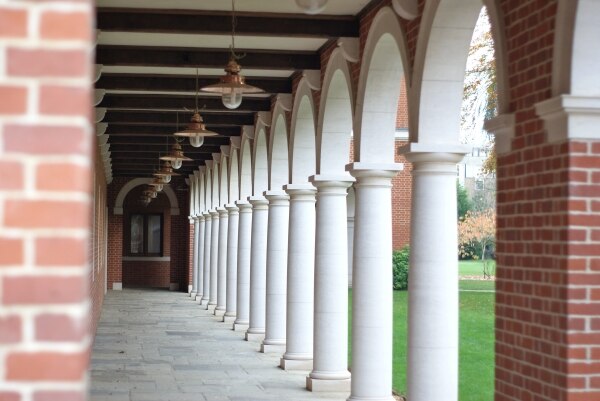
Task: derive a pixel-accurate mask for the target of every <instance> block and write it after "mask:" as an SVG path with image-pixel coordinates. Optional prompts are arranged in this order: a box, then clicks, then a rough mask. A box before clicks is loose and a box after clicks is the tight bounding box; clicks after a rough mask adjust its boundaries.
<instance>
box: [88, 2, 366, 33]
mask: <svg viewBox="0 0 600 401" xmlns="http://www.w3.org/2000/svg"><path fill="white" fill-rule="evenodd" d="M236 19H237V24H236V28H235V30H236V33H237V34H239V35H253V36H288V37H318V38H335V37H341V36H346V37H358V34H359V23H358V19H357V18H356V17H355V16H351V15H350V16H332V15H318V16H309V15H305V14H267V13H237V15H236ZM97 28H98V29H100V30H103V31H115V32H161V33H187V34H212V35H229V34H230V33H231V14H230V13H229V12H228V11H216V12H215V11H213V12H209V11H196V10H164V9H161V10H156V9H139V8H138V9H123V8H102V7H100V8H98V9H97Z"/></svg>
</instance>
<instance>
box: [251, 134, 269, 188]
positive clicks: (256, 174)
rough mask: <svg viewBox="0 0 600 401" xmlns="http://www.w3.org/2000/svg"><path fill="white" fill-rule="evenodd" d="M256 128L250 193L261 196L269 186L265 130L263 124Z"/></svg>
mask: <svg viewBox="0 0 600 401" xmlns="http://www.w3.org/2000/svg"><path fill="white" fill-rule="evenodd" d="M256 128H257V129H256V131H255V134H254V141H253V142H254V148H253V150H252V193H253V195H255V196H261V195H262V194H263V191H266V190H267V189H268V186H269V161H268V155H267V132H266V129H265V126H264V125H258V126H257V127H256Z"/></svg>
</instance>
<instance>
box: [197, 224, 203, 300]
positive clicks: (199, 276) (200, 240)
mask: <svg viewBox="0 0 600 401" xmlns="http://www.w3.org/2000/svg"><path fill="white" fill-rule="evenodd" d="M204 225H205V222H204V216H203V215H199V216H198V227H199V228H198V236H197V242H198V255H197V256H198V257H197V263H198V274H197V275H196V288H197V289H198V293H197V294H196V302H200V301H201V300H202V294H203V293H204V232H205V231H204V230H205V228H204Z"/></svg>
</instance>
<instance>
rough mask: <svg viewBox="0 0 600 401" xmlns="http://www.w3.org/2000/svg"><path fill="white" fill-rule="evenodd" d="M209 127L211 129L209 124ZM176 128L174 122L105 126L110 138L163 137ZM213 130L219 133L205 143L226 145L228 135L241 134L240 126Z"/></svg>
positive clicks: (170, 133) (181, 125)
mask: <svg viewBox="0 0 600 401" xmlns="http://www.w3.org/2000/svg"><path fill="white" fill-rule="evenodd" d="M183 127H184V124H180V127H179V129H182V128H183ZM208 128H209V129H213V128H211V127H210V126H209V127H208ZM176 130H177V127H176V126H175V124H173V125H171V126H166V125H164V126H157V125H148V126H139V125H120V124H117V123H113V124H109V125H108V127H107V128H106V132H105V133H106V134H108V135H110V138H111V139H112V138H114V137H122V136H125V137H135V138H140V137H152V136H154V137H165V136H171V135H173V133H174V132H175V131H176ZM214 131H215V132H216V133H217V134H219V136H217V137H214V136H212V137H207V138H206V139H205V143H207V144H213V143H214V144H218V145H228V144H229V137H230V136H240V135H241V127H219V128H214Z"/></svg>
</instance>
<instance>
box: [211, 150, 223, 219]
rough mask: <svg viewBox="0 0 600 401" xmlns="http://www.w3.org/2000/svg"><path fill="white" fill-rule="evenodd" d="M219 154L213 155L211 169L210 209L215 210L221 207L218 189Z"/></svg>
mask: <svg viewBox="0 0 600 401" xmlns="http://www.w3.org/2000/svg"><path fill="white" fill-rule="evenodd" d="M219 156H220V155H219V153H213V169H212V172H211V173H212V177H211V180H212V181H211V182H212V208H213V209H216V208H218V207H219V206H220V205H221V201H220V195H221V192H220V188H219V172H220V170H221V167H220V164H221V160H220V157H219Z"/></svg>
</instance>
